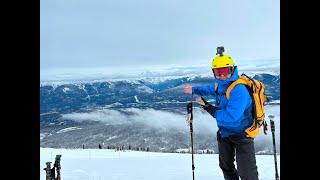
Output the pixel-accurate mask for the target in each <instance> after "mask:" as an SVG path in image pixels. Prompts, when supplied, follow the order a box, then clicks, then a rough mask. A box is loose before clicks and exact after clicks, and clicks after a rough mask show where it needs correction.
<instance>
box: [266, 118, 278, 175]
mask: <svg viewBox="0 0 320 180" xmlns="http://www.w3.org/2000/svg"><path fill="white" fill-rule="evenodd" d="M268 117H269V118H270V125H271V132H272V142H273V155H274V164H275V171H276V180H279V174H278V166H277V152H276V143H275V137H274V132H275V126H274V121H273V118H274V116H273V115H269V116H268Z"/></svg>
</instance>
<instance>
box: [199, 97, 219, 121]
mask: <svg viewBox="0 0 320 180" xmlns="http://www.w3.org/2000/svg"><path fill="white" fill-rule="evenodd" d="M196 101H197V103H198V104H199V105H200V107H201V108H202V109H204V110H206V111H207V112H208V113H209V114H210V115H211V116H212V117H214V118H216V117H215V115H214V114H215V112H216V111H217V107H215V106H213V105H212V104H210V103H208V102H207V101H206V100H205V99H204V98H203V97H202V96H200V97H197V98H196Z"/></svg>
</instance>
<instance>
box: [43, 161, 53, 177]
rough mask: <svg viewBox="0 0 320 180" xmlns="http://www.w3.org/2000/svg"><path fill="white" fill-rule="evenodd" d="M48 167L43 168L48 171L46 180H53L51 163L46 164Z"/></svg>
mask: <svg viewBox="0 0 320 180" xmlns="http://www.w3.org/2000/svg"><path fill="white" fill-rule="evenodd" d="M46 165H47V167H46V168H43V170H45V171H46V180H51V179H52V178H51V162H46Z"/></svg>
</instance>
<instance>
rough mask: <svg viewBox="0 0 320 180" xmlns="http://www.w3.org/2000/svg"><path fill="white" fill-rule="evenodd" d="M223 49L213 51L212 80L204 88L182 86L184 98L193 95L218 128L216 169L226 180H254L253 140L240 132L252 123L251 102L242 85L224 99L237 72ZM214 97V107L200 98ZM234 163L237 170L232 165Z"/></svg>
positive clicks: (255, 177)
mask: <svg viewBox="0 0 320 180" xmlns="http://www.w3.org/2000/svg"><path fill="white" fill-rule="evenodd" d="M223 52H224V48H223V47H218V48H217V55H216V56H215V57H214V59H213V60H212V63H211V68H212V71H213V74H214V77H215V79H213V84H211V85H206V86H194V87H193V86H191V85H186V86H184V88H183V91H184V93H186V94H197V95H200V97H198V98H196V101H197V103H198V104H200V106H201V107H202V108H203V109H204V110H206V111H207V112H208V113H209V114H210V115H211V116H213V117H214V118H215V119H216V121H217V126H218V128H219V130H218V132H217V141H218V149H219V166H220V168H221V170H222V172H223V175H224V178H225V179H226V180H239V177H240V178H241V179H242V180H258V169H257V165H256V157H255V149H254V139H253V138H250V137H247V136H246V134H245V132H244V130H245V129H246V128H247V126H248V125H249V124H250V122H251V121H252V113H251V110H252V98H251V96H250V94H249V92H248V90H247V89H246V87H245V85H243V84H239V85H237V86H235V87H234V89H232V91H231V93H230V99H229V100H227V99H226V95H225V93H226V89H227V88H228V86H229V85H230V84H231V83H232V82H233V81H235V80H237V79H238V78H239V75H238V69H237V66H236V65H235V63H234V61H233V59H232V58H231V57H230V56H229V55H228V54H224V53H223ZM205 95H212V96H214V97H215V99H216V102H215V105H211V104H210V103H208V102H207V101H206V100H205V99H204V98H203V97H201V96H205ZM235 159H236V163H237V169H236V168H235V165H234V161H235Z"/></svg>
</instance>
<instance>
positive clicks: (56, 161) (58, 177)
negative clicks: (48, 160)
mask: <svg viewBox="0 0 320 180" xmlns="http://www.w3.org/2000/svg"><path fill="white" fill-rule="evenodd" d="M60 160H61V155H56V160H55V162H54V166H55V167H56V168H57V177H56V179H55V180H61V176H60V169H61V165H60Z"/></svg>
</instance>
